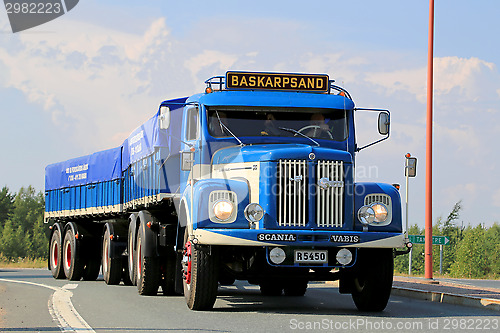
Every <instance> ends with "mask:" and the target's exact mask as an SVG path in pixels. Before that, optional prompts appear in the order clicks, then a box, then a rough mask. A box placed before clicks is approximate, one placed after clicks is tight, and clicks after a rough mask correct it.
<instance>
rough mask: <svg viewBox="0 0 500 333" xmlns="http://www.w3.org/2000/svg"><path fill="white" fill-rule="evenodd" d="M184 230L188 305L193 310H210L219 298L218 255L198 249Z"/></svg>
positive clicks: (184, 268)
mask: <svg viewBox="0 0 500 333" xmlns="http://www.w3.org/2000/svg"><path fill="white" fill-rule="evenodd" d="M188 233H189V231H188V228H187V227H186V228H185V230H184V244H185V245H184V252H183V254H184V255H183V260H182V265H183V278H184V281H183V285H184V297H185V299H186V304H187V306H188V307H189V308H190V309H191V310H210V309H212V308H213V306H214V303H215V300H216V298H217V289H218V287H219V286H218V277H217V275H218V272H219V267H218V264H217V255H216V254H214V253H213V252H212V254H210V253H209V252H208V251H203V250H200V249H197V248H196V247H195V246H194V245H193V244H191V241H190V240H189V239H188Z"/></svg>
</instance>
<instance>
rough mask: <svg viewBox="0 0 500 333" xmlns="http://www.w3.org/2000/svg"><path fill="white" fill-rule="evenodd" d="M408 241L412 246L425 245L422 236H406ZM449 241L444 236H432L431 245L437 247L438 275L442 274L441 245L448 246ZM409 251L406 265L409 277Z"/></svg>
mask: <svg viewBox="0 0 500 333" xmlns="http://www.w3.org/2000/svg"><path fill="white" fill-rule="evenodd" d="M408 239H409V240H410V242H412V243H413V244H425V236H424V235H408ZM449 243H450V239H449V238H448V237H446V236H432V245H439V274H443V245H448V244H449ZM411 252H412V251H411V250H410V260H409V263H408V266H409V267H408V274H409V275H411V254H412V253H411Z"/></svg>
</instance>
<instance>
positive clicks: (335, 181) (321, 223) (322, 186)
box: [316, 161, 344, 227]
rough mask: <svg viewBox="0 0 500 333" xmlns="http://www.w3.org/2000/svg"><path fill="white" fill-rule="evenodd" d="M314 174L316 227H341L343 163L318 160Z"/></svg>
mask: <svg viewBox="0 0 500 333" xmlns="http://www.w3.org/2000/svg"><path fill="white" fill-rule="evenodd" d="M316 176H317V195H316V224H317V225H318V227H341V226H342V220H343V219H342V206H343V202H344V200H343V197H344V163H343V162H342V161H318V165H317V171H316ZM318 184H319V185H318Z"/></svg>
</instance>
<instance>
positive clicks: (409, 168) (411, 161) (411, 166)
mask: <svg viewBox="0 0 500 333" xmlns="http://www.w3.org/2000/svg"><path fill="white" fill-rule="evenodd" d="M416 175H417V158H416V157H408V158H406V168H405V176H408V177H415V176H416Z"/></svg>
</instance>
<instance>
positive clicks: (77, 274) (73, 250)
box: [62, 228, 85, 281]
mask: <svg viewBox="0 0 500 333" xmlns="http://www.w3.org/2000/svg"><path fill="white" fill-rule="evenodd" d="M62 257H63V262H62V266H63V268H64V274H65V275H66V277H67V278H68V280H70V281H80V280H81V278H82V274H83V268H84V266H85V263H84V262H83V260H82V258H81V257H80V254H79V253H78V249H77V244H76V238H75V233H74V232H73V229H71V228H68V229H67V230H66V234H65V235H64V242H63V255H62Z"/></svg>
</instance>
